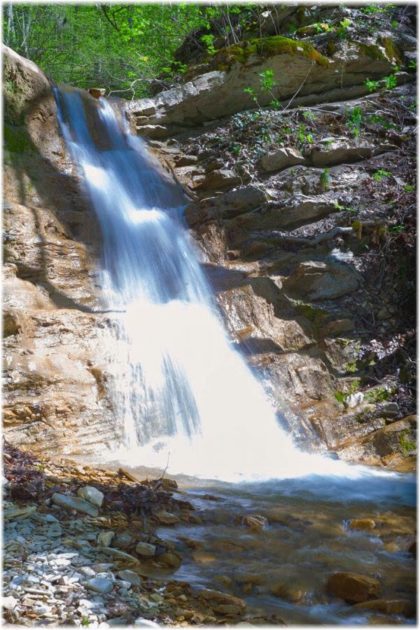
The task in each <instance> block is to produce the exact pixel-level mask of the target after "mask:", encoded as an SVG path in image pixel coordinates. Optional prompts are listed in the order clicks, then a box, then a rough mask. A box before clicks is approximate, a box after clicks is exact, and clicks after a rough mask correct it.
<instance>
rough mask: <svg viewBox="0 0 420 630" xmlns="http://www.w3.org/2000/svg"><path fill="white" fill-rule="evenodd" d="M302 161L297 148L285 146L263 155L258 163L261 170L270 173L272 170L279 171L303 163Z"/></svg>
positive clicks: (303, 159) (303, 160)
mask: <svg viewBox="0 0 420 630" xmlns="http://www.w3.org/2000/svg"><path fill="white" fill-rule="evenodd" d="M304 162H305V158H304V157H303V155H302V154H301V152H300V151H299V150H298V149H295V148H293V147H285V148H282V149H277V150H276V151H272V152H270V153H267V154H266V155H264V156H263V157H262V158H261V160H260V162H259V165H260V167H261V168H262V170H263V171H266V172H269V173H270V172H273V171H281V170H283V169H285V168H288V167H290V166H295V165H296V164H303V163H304Z"/></svg>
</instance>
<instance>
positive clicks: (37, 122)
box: [4, 7, 416, 549]
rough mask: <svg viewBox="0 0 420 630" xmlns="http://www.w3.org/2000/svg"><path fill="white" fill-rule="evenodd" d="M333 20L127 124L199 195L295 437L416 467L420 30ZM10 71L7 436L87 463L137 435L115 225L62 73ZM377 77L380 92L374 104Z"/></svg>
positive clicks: (212, 273)
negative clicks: (110, 360)
mask: <svg viewBox="0 0 420 630" xmlns="http://www.w3.org/2000/svg"><path fill="white" fill-rule="evenodd" d="M328 10H329V11H332V13H331V16H332V18H333V21H332V22H331V24H334V28H332V29H330V30H329V31H328V32H326V33H319V32H318V31H319V28H318V31H317V28H316V25H317V24H318V23H323V22H322V20H321V22H319V21H317V20H318V17H319V15H318V12H319V11H321V9H320V8H319V7H314V8H308V9H307V11H306V13H305V16H306V17H305V21H304V24H302V26H301V27H300V28H299V29H298V31H299V32H296V35H295V36H294V37H293V39H290V38H289V37H288V32H287V28H288V26H287V25H288V24H289V22H290V20H291V19H294V18H293V16H294V15H295V13H296V11H297V8H296V7H290V8H287V11H286V14H287V19H286V18H285V19H286V21H285V22H284V24H283V26H281V25H278V26H277V27H276V29H277V30H274V31H273V32H272V31H265V35H266V37H264V38H262V39H260V40H258V41H257V40H255V38H254V36H252V37H251V38H250V39H249V40H246V41H245V42H241V43H240V44H237V45H235V46H231V47H228V48H225V49H221V50H219V51H218V52H217V54H215V55H213V56H212V57H211V58H209V59H203V58H202V59H200V60H197V61H200V65H197V66H196V67H194V68H189V69H188V72H187V73H186V75H185V81H184V83H182V84H179V85H178V86H177V87H174V88H173V89H170V90H166V91H164V92H162V93H160V94H158V95H157V96H156V97H154V98H151V99H142V100H141V101H137V102H136V101H133V102H130V103H128V104H127V106H126V114H127V116H128V119H129V121H130V123H131V126H132V128H133V129H135V130H136V131H137V132H138V133H139V134H140V135H144V136H145V137H146V138H149V142H150V147H151V149H152V151H153V152H154V153H155V154H157V156H158V157H159V158H160V159H161V160H162V161H164V162H165V164H166V165H167V166H168V168H170V169H171V170H172V172H173V173H174V175H175V177H176V179H177V180H178V181H179V182H181V183H182V184H183V186H184V188H185V190H186V191H187V192H188V193H189V195H190V197H191V202H190V203H189V205H188V206H187V208H186V210H185V217H186V220H187V222H188V224H189V226H190V227H191V230H192V232H193V235H194V237H195V239H196V241H197V243H198V245H199V247H200V249H201V250H202V253H203V260H204V261H205V262H204V263H203V264H204V267H205V269H206V271H207V275H208V279H209V282H210V284H211V285H212V287H213V289H214V291H215V294H216V296H217V300H218V303H219V306H220V309H221V311H222V313H223V315H224V318H225V321H226V326H227V328H228V330H229V332H230V334H231V337H232V340H233V342H234V343H235V344H236V345H237V348H238V349H239V350H240V351H242V352H243V354H244V355H245V357H246V359H247V361H248V362H249V364H250V366H251V367H252V369H253V370H255V373H256V374H257V375H259V376H260V377H261V379H262V382H263V384H264V386H265V388H266V391H267V394H268V396H269V397H270V399H271V401H272V402H273V404H274V405H275V406H276V408H277V409H278V411H279V415H280V416H281V417H282V419H283V422H284V423H285V424H286V425H287V426H288V428H289V429H290V430H291V431H292V432H293V434H294V436H295V437H296V438H297V439H299V440H301V441H302V442H304V443H305V444H307V445H312V447H313V446H314V445H318V447H320V448H325V449H329V450H333V451H335V452H337V453H338V455H339V456H340V457H342V458H343V459H346V460H349V461H361V462H364V463H367V464H375V465H385V466H388V467H390V468H393V469H398V470H408V469H410V468H412V467H413V464H414V460H415V428H416V422H415V418H414V416H413V415H412V414H413V411H414V405H413V394H412V392H413V391H414V389H413V388H414V385H413V383H414V381H413V378H414V372H413V362H412V357H413V347H414V346H413V334H412V331H413V330H414V326H413V322H412V318H411V319H410V316H409V314H410V312H411V311H410V309H412V304H413V297H412V296H413V288H414V285H413V282H412V280H410V274H411V273H412V271H411V270H412V269H414V263H413V261H414V259H415V257H414V251H415V248H414V246H413V241H412V232H413V225H414V223H413V222H414V218H413V212H412V210H410V208H412V207H414V206H415V199H414V196H415V192H413V191H415V182H414V175H413V174H414V172H415V164H414V155H415V147H414V140H413V139H414V126H415V124H416V119H415V114H414V113H413V110H414V107H415V90H414V85H413V83H412V81H411V80H412V78H413V75H412V74H411V75H410V72H411V70H410V61H412V60H413V37H414V34H413V32H412V25H411V22H410V20H409V19H408V18H407V16H405V17H404V15H402V17H401V25H400V26H401V28H400V29H399V31H398V34H397V32H396V30H395V25H394V26H393V25H392V24H391V21H390V20H391V17H390V15H388V14H387V13H384V14H383V15H382V14H381V15H380V16H379V17H378V16H374V17H372V18H371V20H372V24H373V25H374V24H376V22H375V20H379V22H378V24H379V25H378V28H377V29H376V30H374V32H373V30H372V29H371V30H370V32H369V33H367V31H366V32H365V31H363V29H359V28H358V26H357V25H358V24H359V22H360V21H365V15H364V14H363V12H361V9H360V8H357V7H353V8H340V7H336V8H334V10H332V9H330V8H329V9H328ZM349 15H350V21H351V22H352V25H351V26H349V27H348V29H347V30H346V29H344V30H345V31H346V32H342V31H340V28H342V29H343V28H344V27H343V25H342V24H341V22H342V21H343V19H345V18H347V17H348V16H349ZM311 19H312V20H313V22H311ZM398 19H400V18H398ZM334 20H335V22H334ZM345 23H346V22H345ZM340 25H341V26H340ZM283 27H284V29H286V30H283V31H282V30H281V29H282V28H283ZM346 28H347V27H346ZM302 29H303V30H302ZM305 29H306V30H305ZM337 29H338V31H337ZM347 31H348V32H347ZM359 31H360V32H359ZM4 63H5V75H4V77H5V82H4V85H5V90H6V121H5V177H4V192H5V197H6V205H5V209H4V218H5V244H4V251H5V269H6V271H5V274H4V278H5V293H4V295H5V299H4V305H5V313H4V332H5V359H6V362H5V365H6V369H7V373H6V386H5V396H4V402H5V414H4V418H5V427H6V433H7V435H8V437H9V439H11V440H13V441H14V442H18V443H24V444H35V445H38V447H42V448H47V449H56V450H59V451H60V452H69V453H70V452H71V453H75V452H77V444H78V443H79V444H83V450H84V452H86V451H88V450H89V449H94V448H95V444H96V443H97V442H98V441H100V442H101V443H102V444H103V443H104V442H105V443H106V442H107V440H113V439H115V438H117V439H118V427H115V426H114V424H113V420H112V402H111V401H110V399H109V391H110V384H111V381H112V377H111V375H110V373H109V369H108V366H107V357H106V356H104V353H103V350H102V348H104V347H105V344H104V343H103V340H104V337H106V338H107V339H109V329H110V326H111V316H110V315H109V314H107V313H104V312H102V311H103V307H102V306H101V303H100V291H99V290H98V289H99V286H98V278H97V274H96V260H97V259H98V257H99V249H100V243H99V241H98V235H99V229H98V226H97V224H96V221H95V217H94V216H93V215H92V213H91V212H90V210H89V208H88V204H87V202H86V199H85V198H84V196H83V193H81V192H80V186H79V184H80V182H79V180H78V176H77V173H75V172H74V171H73V169H72V166H71V164H70V162H69V160H68V157H67V156H66V152H65V150H64V147H63V144H62V141H61V138H60V135H59V133H58V130H57V123H56V117H55V113H56V112H55V105H54V101H53V98H52V95H51V93H50V89H49V84H48V81H47V79H46V78H45V77H44V76H43V75H42V73H40V72H39V70H38V69H37V68H35V67H34V66H33V64H31V63H30V62H27V61H26V60H24V59H22V58H20V57H18V56H17V55H15V54H14V53H13V52H11V51H6V54H5V56H4ZM395 63H398V66H399V70H398V69H396V68H395V67H394V66H395ZM267 71H272V73H273V81H274V84H273V85H272V86H271V89H270V90H267V89H263V87H262V82H261V77H264V76H267ZM383 77H388V81H385V80H383ZM389 77H391V78H392V81H391V80H389ZM367 79H369V81H370V82H371V83H373V85H374V89H375V90H377V91H376V92H375V93H372V94H369V96H368V97H367V98H365V97H364V95H366V94H367V92H368V90H369V89H371V88H370V87H368V86H367V85H366V80H367ZM375 82H376V83H375ZM386 83H388V84H393V83H396V84H397V87H396V88H395V89H394V90H392V91H390V90H386V89H385V87H386ZM11 86H16V89H11ZM244 90H246V91H245V92H244ZM355 99H356V100H355ZM93 101H94V99H92V102H93ZM312 105H314V107H312ZM265 106H269V107H265ZM264 107H265V108H264ZM250 108H252V111H247V110H249V109H250ZM378 112H385V113H386V116H384V115H383V114H381V113H378ZM168 137H170V139H169V140H165V138H168ZM410 265H411V266H410ZM410 283H411V284H410ZM410 331H411V332H410ZM372 383H378V386H377V390H376V392H375V391H372V390H371V388H372ZM41 393H42V396H41ZM387 405H388V407H387ZM156 516H157V518H158V519H159V520H160V521H161V523H162V525H170V524H171V523H170V522H169V521H168V517H166V522H165V517H163V518H161V517H159V515H156ZM117 539H118V535H117V536H116V537H115V541H117ZM124 544H125V543H124V541H121V545H119V544H117V543H116V542H115V546H117V547H119V546H120V547H121V549H123V548H124Z"/></svg>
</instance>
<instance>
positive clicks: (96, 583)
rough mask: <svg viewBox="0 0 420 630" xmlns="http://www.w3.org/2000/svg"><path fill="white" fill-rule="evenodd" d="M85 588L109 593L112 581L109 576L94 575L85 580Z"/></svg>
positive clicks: (112, 585) (112, 586) (112, 584)
mask: <svg viewBox="0 0 420 630" xmlns="http://www.w3.org/2000/svg"><path fill="white" fill-rule="evenodd" d="M85 585H86V587H87V588H89V589H90V590H91V591H95V592H96V593H103V594H104V593H110V592H111V591H112V589H113V588H114V582H113V581H112V580H110V579H109V578H104V577H94V578H91V579H90V580H87V582H85Z"/></svg>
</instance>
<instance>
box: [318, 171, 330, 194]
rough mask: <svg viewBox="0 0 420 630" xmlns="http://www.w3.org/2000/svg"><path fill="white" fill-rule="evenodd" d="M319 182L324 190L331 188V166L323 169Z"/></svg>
mask: <svg viewBox="0 0 420 630" xmlns="http://www.w3.org/2000/svg"><path fill="white" fill-rule="evenodd" d="M319 183H320V185H321V190H323V191H327V190H329V187H330V183H331V177H330V169H329V168H324V170H323V171H322V173H321V175H320V178H319Z"/></svg>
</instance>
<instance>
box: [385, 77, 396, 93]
mask: <svg viewBox="0 0 420 630" xmlns="http://www.w3.org/2000/svg"><path fill="white" fill-rule="evenodd" d="M385 87H386V89H387V90H393V89H394V88H396V87H397V77H396V76H395V74H389V75H388V76H387V77H385Z"/></svg>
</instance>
